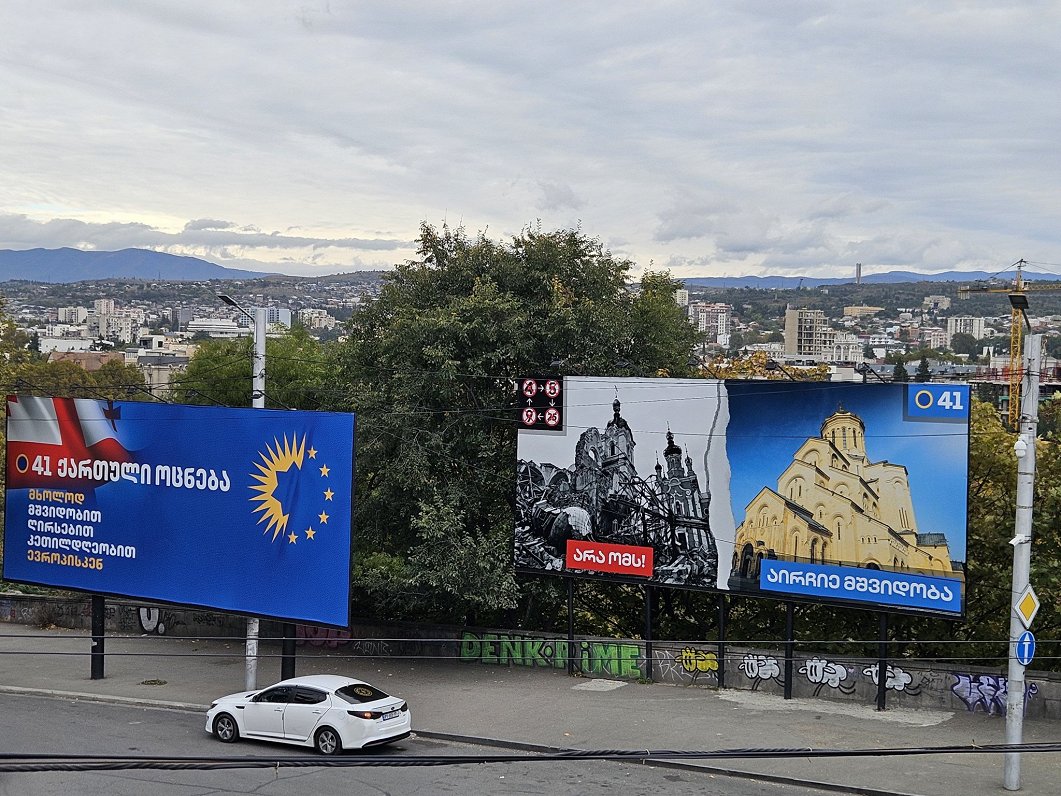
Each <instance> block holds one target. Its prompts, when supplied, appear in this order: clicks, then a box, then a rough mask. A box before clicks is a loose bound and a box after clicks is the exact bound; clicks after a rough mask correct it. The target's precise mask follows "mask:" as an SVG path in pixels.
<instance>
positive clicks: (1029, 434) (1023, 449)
mask: <svg viewBox="0 0 1061 796" xmlns="http://www.w3.org/2000/svg"><path fill="white" fill-rule="evenodd" d="M1014 306H1016V305H1014ZM1042 339H1043V338H1042V335H1040V334H1030V335H1028V336H1027V337H1025V338H1024V363H1023V365H1024V387H1025V389H1024V390H1023V391H1022V395H1021V412H1020V433H1019V434H1018V436H1017V443H1016V445H1014V446H1013V450H1014V453H1015V454H1016V456H1017V511H1016V516H1015V518H1014V531H1015V533H1014V535H1013V539H1011V540H1010V544H1012V545H1013V586H1012V594H1010V600H1009V606H1010V609H1009V670H1008V677H1007V680H1006V743H1008V744H1019V743H1021V740H1022V738H1023V737H1024V665H1023V664H1022V663H1021V662H1020V661H1019V660H1018V659H1017V639H1018V638H1019V637H1020V635H1021V633H1023V632H1024V622H1023V620H1022V617H1021V615H1020V613H1019V611H1018V606H1017V604H1018V601H1020V599H1021V598H1022V597H1024V592H1025V590H1026V589H1027V588H1028V587H1029V586H1030V585H1031V577H1030V573H1031V559H1032V504H1033V502H1034V500H1035V438H1036V436H1037V432H1036V426H1037V424H1038V422H1039V367H1040V360H1041V358H1042ZM1028 624H1030V622H1029V623H1028ZM1002 785H1003V787H1004V788H1005V789H1006V790H1020V787H1021V782H1020V753H1019V752H1007V753H1006V755H1005V761H1004V763H1003V781H1002Z"/></svg>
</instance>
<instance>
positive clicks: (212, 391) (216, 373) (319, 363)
mask: <svg viewBox="0 0 1061 796" xmlns="http://www.w3.org/2000/svg"><path fill="white" fill-rule="evenodd" d="M253 356H254V345H253V340H252V339H251V338H250V337H242V338H239V339H225V340H218V339H207V340H204V341H203V342H202V343H201V344H200V345H199V347H198V348H197V349H196V351H195V354H194V355H192V358H191V361H190V362H189V363H188V367H187V368H186V369H185V371H184V373H182V374H179V375H178V376H176V377H175V378H174V379H173V397H174V400H176V401H179V402H180V403H189V404H214V405H218V404H220V405H222V406H249V405H250V403H251V399H252V397H253V396H252V395H251V393H252V382H253ZM332 389H334V385H333V383H332V380H331V379H330V378H329V377H328V372H327V363H326V358H325V354H324V350H323V348H322V347H321V344H320V343H318V342H317V341H316V340H315V339H314V338H313V337H312V336H311V335H310V334H309V333H308V332H307V331H306V330H305V329H302V328H299V329H293V330H291V331H290V332H289V333H287V334H281V335H275V336H269V337H267V338H266V341H265V405H266V407H271V408H279V409H318V408H320V407H321V405H322V404H324V403H325V402H326V400H327V398H326V396H327V393H328V392H329V390H332Z"/></svg>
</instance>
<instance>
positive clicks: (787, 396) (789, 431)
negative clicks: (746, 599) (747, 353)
mask: <svg viewBox="0 0 1061 796" xmlns="http://www.w3.org/2000/svg"><path fill="white" fill-rule="evenodd" d="M564 395H565V413H566V417H565V423H564V428H565V430H564V432H562V433H557V432H550V431H533V430H526V431H524V430H521V431H520V432H519V443H518V458H519V462H518V465H517V479H518V481H517V511H518V515H517V524H516V533H515V564H516V567H517V569H519V570H520V571H523V572H536V573H555V574H571V575H578V576H586V577H600V578H609V579H620V580H627V581H635V582H637V581H640V582H648V583H653V584H658V585H661V586H672V587H677V588H695V589H711V590H723V591H730V592H737V593H745V594H760V595H763V596H775V597H778V598H781V599H801V600H813V601H825V602H840V603H847V604H852V605H861V606H863V607H867V608H869V607H879V608H885V609H887V610H895V611H912V612H919V613H934V614H943V615H949V616H955V617H958V616H962V615H963V613H964V570H965V558H966V550H965V544H966V509H967V507H966V501H967V481H968V429H969V389H968V387H967V386H966V385H951V384H852V383H828V382H825V383H799V382H776V381H708V380H681V379H603V378H568V379H567V380H566V381H565V384H564Z"/></svg>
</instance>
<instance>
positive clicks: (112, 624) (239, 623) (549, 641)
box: [0, 594, 1061, 719]
mask: <svg viewBox="0 0 1061 796" xmlns="http://www.w3.org/2000/svg"><path fill="white" fill-rule="evenodd" d="M90 620H91V610H90V603H89V600H88V599H87V598H83V599H58V598H49V597H27V596H23V595H11V594H0V621H3V622H17V623H20V624H30V625H38V626H48V625H55V626H59V627H70V628H76V629H82V630H88V629H89V628H90ZM106 623H107V631H108V632H111V633H121V634H135V635H141V634H145V633H150V634H154V635H161V636H190V637H194V638H210V637H215V638H218V637H231V638H241V637H243V635H244V634H245V632H246V620H245V619H244V618H243V617H239V616H233V615H230V614H219V613H215V612H210V611H200V610H190V609H180V608H169V607H160V606H156V605H150V604H147V603H138V602H134V601H117V600H115V601H110V600H108V601H107V603H106ZM260 632H261V637H262V639H263V640H266V641H264V643H268V641H267V640H268V639H277V638H279V637H280V636H281V635H282V629H281V625H280V624H279V623H277V622H270V621H263V622H262V625H261V631H260ZM296 638H297V643H298V644H299V645H301V646H304V647H306V646H308V647H317V648H324V649H334V650H339V651H341V652H343V653H345V654H349V655H356V656H366V657H415V658H426V659H441V660H451V661H452V660H459V661H461V662H463V663H467V664H469V665H483V666H523V667H530V668H543V669H555V670H561V671H566V670H567V665H568V657H569V656H570V657H573V658H574V668H575V671H576V672H577V673H578V674H580V675H582V676H584V677H605V678H612V679H628V680H639V679H645V678H646V677H647V675H648V668H649V667H648V661H647V660H646V657H645V646H644V643H643V642H641V641H636V640H625V639H613V638H596V637H590V636H578V637H576V638H575V640H574V643H573V645H570V646H569V643H568V639H567V638H566V637H562V636H556V635H549V634H541V633H519V632H508V631H498V630H489V629H482V628H461V627H444V626H432V625H415V624H387V625H382V624H378V623H373V622H368V621H358V622H355V624H354V626H353V627H352V628H351V630H350V632H347V631H342V630H334V629H329V628H316V627H311V626H306V625H298V626H296ZM721 665H722V662H721V661H720V660H719V657H718V648H717V645H716V644H714V643H711V642H687V643H686V642H656V643H654V644H653V648H652V667H651V668H652V679H653V680H654V681H656V682H662V683H669V684H672V685H682V686H708V687H717V686H718V674H719V669H720V666H721ZM784 670H785V660H784V653H783V652H781V651H779V650H770V649H756V648H751V647H744V646H741V645H733V644H730V645H727V647H726V659H725V685H726V687H727V688H739V689H746V690H751V691H760V692H762V693H767V694H776V695H778V696H781V695H782V694H783V693H784ZM792 673H793V678H792V679H793V682H792V692H793V695H794V696H795V697H797V698H810V699H829V700H845V701H851V702H857V703H860V704H864V705H875V704H876V698H877V662H876V660H870V659H862V658H846V657H842V656H837V655H825V654H817V655H816V654H814V653H809V652H797V654H796V655H795V658H794V662H793V667H792ZM1006 685H1007V684H1006V672H1005V667H1000V668H986V667H976V666H962V667H953V666H947V665H939V666H934V665H923V664H920V663H919V664H916V665H915V664H910V663H906V662H904V661H902V660H896V661H892V662H891V665H889V667H888V675H887V691H888V695H887V698H888V707H890V708H899V707H901V708H915V709H916V708H924V709H932V710H948V711H956V712H959V711H963V710H964V711H968V712H970V713H976V712H981V713H984V714H987V715H991V716H999V717H1003V716H1005V713H1006V697H1007V691H1006ZM1024 705H1025V715H1026V716H1027V717H1029V718H1040V719H1041V718H1049V719H1061V675H1059V674H1057V673H1053V672H1034V671H1031V670H1029V671H1028V673H1027V681H1026V687H1025V694H1024Z"/></svg>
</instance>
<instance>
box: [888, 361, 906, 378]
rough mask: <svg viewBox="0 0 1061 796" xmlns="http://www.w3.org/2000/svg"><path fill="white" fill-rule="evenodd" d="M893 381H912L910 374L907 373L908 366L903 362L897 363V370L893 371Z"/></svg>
mask: <svg viewBox="0 0 1061 796" xmlns="http://www.w3.org/2000/svg"><path fill="white" fill-rule="evenodd" d="M892 381H898V382H905V381H910V374H909V373H907V372H906V366H905V365H904V364H903V363H902V362H896V363H895V369H894V370H893V371H892Z"/></svg>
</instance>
